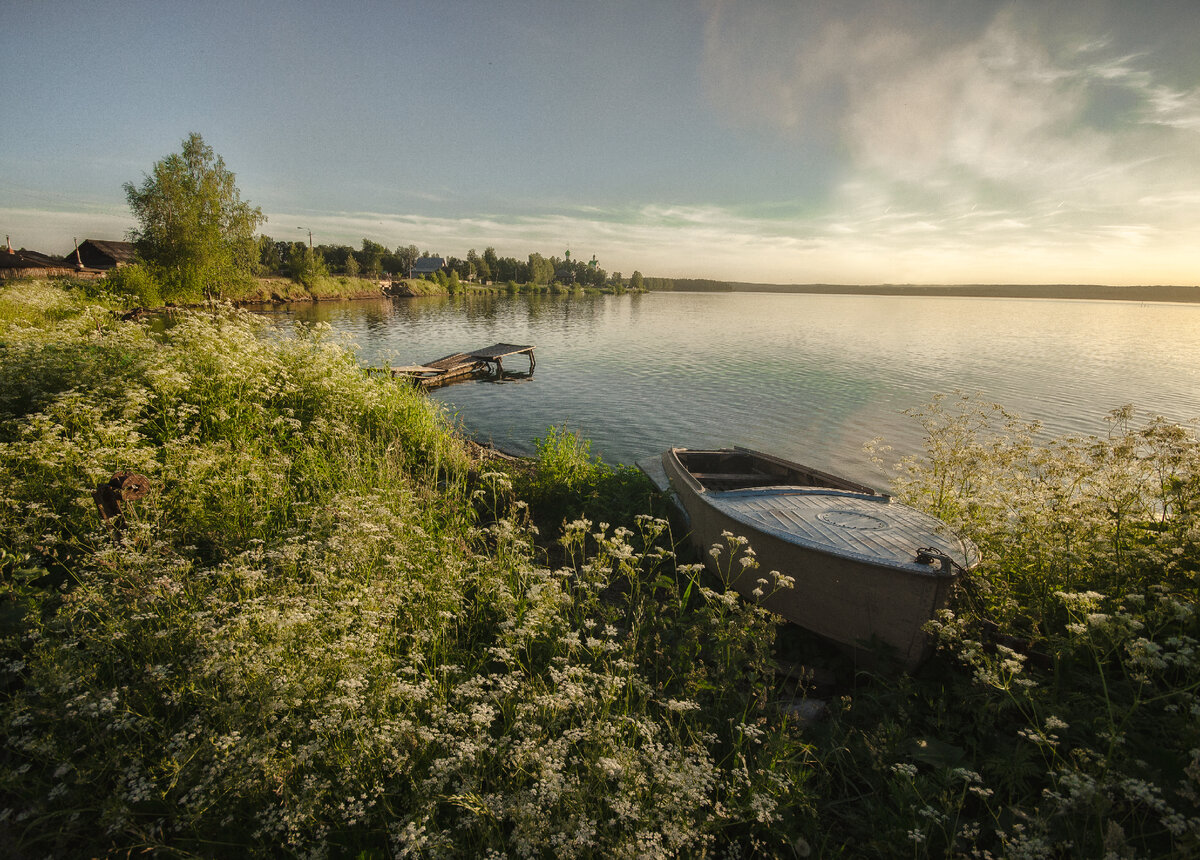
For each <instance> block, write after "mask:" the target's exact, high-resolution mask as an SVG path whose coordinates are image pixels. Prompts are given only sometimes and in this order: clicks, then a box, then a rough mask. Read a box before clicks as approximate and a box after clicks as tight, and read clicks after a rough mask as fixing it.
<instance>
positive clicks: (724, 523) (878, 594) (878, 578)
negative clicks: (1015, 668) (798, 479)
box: [662, 449, 977, 671]
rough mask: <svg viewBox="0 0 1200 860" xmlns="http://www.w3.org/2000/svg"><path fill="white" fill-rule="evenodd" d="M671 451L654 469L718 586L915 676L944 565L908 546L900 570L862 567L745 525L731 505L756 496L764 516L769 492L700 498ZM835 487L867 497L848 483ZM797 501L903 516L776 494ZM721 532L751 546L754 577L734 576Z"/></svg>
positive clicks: (943, 595) (942, 589) (878, 500)
mask: <svg viewBox="0 0 1200 860" xmlns="http://www.w3.org/2000/svg"><path fill="white" fill-rule="evenodd" d="M678 450H679V449H672V450H671V451H668V452H667V453H665V454H664V455H663V457H662V465H663V469H664V471H665V472H666V474H667V478H668V481H669V482H670V485H671V488H672V490H673V491H674V494H675V496H676V500H677V501H678V503H679V504H680V505H681V506H682V507H683V509H684V511H685V512H686V514H687V517H688V519H689V521H690V527H691V539H692V541H693V543H694V544H695V545H696V547H697V549H698V550H699V551H700V552H701V554H702V555H703V556H704V559H705V564H706V565H707V566H708V567H709V569H710V570H711V571H712V572H713V573H714V574H715V575H717V576H718V578H720V579H722V581H725V582H726V584H727V585H728V586H730V587H732V588H734V589H735V590H737V591H738V592H739V593H740V594H742V595H743V596H744V597H746V598H747V599H752V600H757V602H759V603H760V604H761V605H762V606H763V607H764V608H766V609H768V610H770V611H772V612H775V613H776V614H778V615H780V616H782V617H783V618H785V619H787V620H788V621H791V622H793V623H795V624H797V625H799V626H801V627H803V628H805V629H807V630H810V631H812V632H814V633H817V634H819V635H821V636H824V637H826V638H828V639H831V640H833V641H834V642H837V643H840V644H842V645H846V646H850V647H851V648H854V649H856V650H859V651H863V652H869V653H872V654H873V653H875V652H876V651H877V650H878V648H877V646H878V644H879V643H883V644H884V645H886V646H887V648H888V649H890V650H891V652H892V654H893V655H894V657H895V658H896V659H897V660H898V661H899V663H900V664H901V666H902V667H903V668H904V669H905V670H906V671H912V670H914V669H915V668H916V667H917V666H919V665H920V663H921V662H922V661H923V660H924V659H925V658H926V657H927V656H928V654H929V652H930V650H931V641H930V638H929V636H928V634H926V633H925V631H924V630H923V627H924V625H925V624H926V622H928V621H929V620H930V619H931V618H933V616H934V615H935V614H936V612H937V611H938V610H939V609H942V608H944V607H945V606H946V605H947V603H948V601H949V599H950V595H951V593H952V591H953V588H954V582H955V568H954V566H953V565H945V566H941V565H937V566H935V565H930V564H917V563H914V562H915V557H916V549H917V548H918V547H913V553H912V556H911V557H910V558H908V559H906V560H904V561H900V560H892V561H887V560H871V559H869V558H866V557H864V556H863V555H862V554H860V553H856V552H853V551H851V550H843V551H834V550H830V549H828V548H821V547H817V546H806V545H804V544H805V541H804V540H802V539H798V538H797V537H796V536H795V535H794V534H791V533H789V532H788V530H787V529H786V528H784V527H780V528H770V527H768V528H756V527H754V526H753V525H750V524H748V523H747V521H746V518H745V517H744V516H742V515H740V513H739V509H738V508H737V506H736V505H731V504H730V500H731V499H734V498H739V499H741V498H744V497H747V496H749V495H755V496H758V497H759V498H758V499H757V500H756V503H757V504H758V505H759V507H766V508H768V509H769V508H770V507H771V502H772V493H773V490H772V488H769V487H768V488H762V489H756V490H753V491H741V492H739V491H736V490H735V491H731V492H712V491H709V490H706V489H705V488H704V487H703V486H702V485H701V484H700V483H699V481H697V480H696V479H695V477H693V476H692V475H691V473H689V472H688V470H687V468H686V467H685V466H684V465H683V464H682V463H681V462H680V459H679V456H678V453H677V452H678ZM751 453H752V452H751ZM801 468H803V467H801ZM825 477H831V476H825ZM844 486H846V487H854V488H856V489H859V490H863V489H866V488H861V487H858V485H853V484H850V482H845V484H844ZM801 494H807V495H808V496H809V498H811V497H812V496H813V495H825V496H829V497H833V498H831V499H830V502H831V506H832V509H834V511H835V512H836V513H839V514H841V515H842V516H843V518H848V517H849V516H850V515H851V514H849V513H848V512H847V511H846V510H844V509H845V508H847V506H848V505H849V504H850V503H856V504H857V505H858V508H859V509H860V510H864V511H868V512H870V511H874V510H878V511H880V512H881V513H882V512H884V511H886V510H888V509H889V507H890V506H892V505H896V507H897V508H904V506H900V505H898V504H897V503H893V502H890V500H889V499H888V497H886V496H882V495H879V494H875V493H873V492H872V491H870V490H867V491H866V492H865V493H862V492H852V491H846V490H843V489H841V488H833V489H831V490H830V491H828V492H821V491H820V490H812V489H807V490H805V489H799V488H781V489H780V493H779V495H780V496H788V495H796V496H799V495H801ZM872 506H874V507H872ZM905 510H906V511H911V509H907V508H905ZM913 513H916V512H913ZM916 515H917V516H918V517H924V516H925V515H922V514H919V513H917V514H916ZM822 516H823V515H822ZM853 516H858V517H860V518H864V521H865V520H871V519H876V518H874V517H870V516H868V515H867V514H862V513H854V514H853ZM929 519H932V518H929ZM726 532H728V533H731V534H733V535H735V536H743V537H745V538H746V539H747V540H748V541H749V542H750V546H751V547H752V548H753V550H754V553H755V557H756V559H757V561H758V566H757V567H756V568H754V569H750V570H745V571H744V572H743V568H742V565H741V564H740V563H739V562H738V561H736V560H735V559H731V558H730V557H729V553H730V549H729V545H728V543H727V542H726V540H725V539H724V537H723V534H724V533H726ZM851 537H853V535H852V536H851ZM943 540H944V538H943ZM714 544H716V545H719V546H720V547H721V552H720V554H719V555H717V556H716V557H714V556H713V555H712V554H711V553H710V552H709V550H710V548H711V547H712V546H713V545H714ZM972 549H973V547H972ZM976 560H977V558H975V557H973V556H972V555H971V553H970V552H967V553H966V554H964V555H963V556H961V561H964V562H966V564H965V565H960V566H962V567H967V566H970V565H971V564H972V563H974V561H976ZM956 563H957V562H956ZM772 571H778V572H779V573H781V574H784V575H786V576H790V577H792V578H793V580H794V586H793V587H792V588H779V587H777V586H776V585H775V583H774V578H773V577H772V576H771V575H770V574H771V572H772ZM760 578H765V579H766V580H767V583H766V585H765V586H764V585H762V584H760V583H759V582H758V580H759V579H760ZM760 587H761V588H762V589H763V594H762V595H761V596H756V595H754V594H753V592H754V590H755V589H757V588H760Z"/></svg>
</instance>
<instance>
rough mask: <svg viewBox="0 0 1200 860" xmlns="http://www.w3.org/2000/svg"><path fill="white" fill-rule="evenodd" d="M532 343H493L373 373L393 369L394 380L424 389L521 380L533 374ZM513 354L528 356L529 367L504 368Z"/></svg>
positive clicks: (535, 362)
mask: <svg viewBox="0 0 1200 860" xmlns="http://www.w3.org/2000/svg"><path fill="white" fill-rule="evenodd" d="M533 350H534V347H533V346H528V345H522V344H515V343H494V344H492V345H491V346H488V347H484V348H483V349H477V350H474V351H472V352H456V353H454V354H453V355H447V356H444V357H442V358H439V359H436V360H435V361H429V362H426V363H425V364H410V365H404V366H401V367H390V368H372V370H373V371H374V372H377V373H382V372H385V371H390V372H391V375H392V378H393V379H407V380H409V381H411V382H412V383H413V384H414V385H419V386H420V387H422V388H437V387H438V386H441V385H446V384H448V383H451V382H461V381H464V380H467V379H494V380H497V381H498V380H501V379H521V378H527V377H530V376H533V369H534V368H535V367H536V366H537V360H536V359H535V358H534V357H533ZM514 355H524V356H527V357H528V358H529V370H528V371H522V372H515V373H514V372H512V371H507V370H505V369H504V359H506V358H509V357H511V356H514Z"/></svg>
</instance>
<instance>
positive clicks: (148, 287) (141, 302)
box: [101, 263, 163, 308]
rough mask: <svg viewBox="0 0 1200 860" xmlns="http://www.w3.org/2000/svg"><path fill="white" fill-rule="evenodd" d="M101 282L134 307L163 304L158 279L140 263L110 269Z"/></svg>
mask: <svg viewBox="0 0 1200 860" xmlns="http://www.w3.org/2000/svg"><path fill="white" fill-rule="evenodd" d="M101 283H102V285H103V287H104V289H107V290H108V291H110V292H112V293H113V294H114V295H117V296H119V297H121V298H122V299H123V300H124V301H126V302H127V303H128V304H129V305H130V306H132V307H143V308H157V307H161V306H162V303H163V301H162V296H161V294H160V292H159V285H158V281H157V280H156V279H155V277H154V275H153V274H151V272H150V270H149V269H148V268H147V267H145V266H143V265H141V264H140V263H135V264H133V265H130V266H118V267H117V268H115V269H110V270H109V272H108V274H106V275H105V276H104V279H103V281H102V282H101Z"/></svg>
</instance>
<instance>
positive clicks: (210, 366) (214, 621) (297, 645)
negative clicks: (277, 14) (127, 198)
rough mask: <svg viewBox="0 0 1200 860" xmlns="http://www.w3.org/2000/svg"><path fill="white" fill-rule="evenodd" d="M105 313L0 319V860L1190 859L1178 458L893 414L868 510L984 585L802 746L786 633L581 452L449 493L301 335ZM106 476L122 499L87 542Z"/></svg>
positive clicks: (345, 357)
mask: <svg viewBox="0 0 1200 860" xmlns="http://www.w3.org/2000/svg"><path fill="white" fill-rule="evenodd" d="M122 310H123V307H122V306H121V304H120V303H119V302H117V301H109V302H108V303H107V304H106V303H105V300H104V299H89V298H87V297H85V296H83V295H82V294H80V293H78V292H76V291H66V290H63V289H62V288H61V287H59V286H57V285H53V284H46V283H24V284H12V285H6V286H3V287H0V344H3V345H2V346H0V480H2V481H3V482H4V486H5V488H6V489H5V494H4V497H3V504H2V505H0V585H2V588H3V591H2V592H0V702H2V705H0V726H2V729H0V732H2V734H3V746H2V747H0V841H2V842H4V843H6V844H8V845H10V846H12V856H15V857H18V858H20V857H43V856H47V855H52V856H71V855H87V856H108V855H115V854H122V855H127V854H129V853H131V852H137V851H149V852H154V853H160V854H163V855H166V856H203V857H225V856H228V857H233V856H245V855H246V854H252V855H272V856H274V855H285V856H303V857H362V858H375V857H378V858H385V857H441V856H464V857H466V856H470V857H502V856H508V857H543V856H551V855H553V856H556V857H557V856H565V857H648V856H664V857H667V856H711V857H759V856H777V857H806V856H838V855H841V856H855V857H863V856H866V857H871V856H874V857H893V856H916V857H924V856H930V857H932V856H947V855H956V856H957V855H961V856H973V857H1056V856H1068V855H1069V856H1112V857H1132V856H1151V857H1180V858H1183V857H1188V856H1194V855H1195V853H1197V851H1198V850H1200V804H1198V801H1197V798H1198V796H1200V728H1198V726H1200V720H1198V719H1197V717H1198V716H1200V696H1198V691H1200V654H1197V651H1196V649H1197V646H1198V644H1200V615H1198V610H1197V582H1198V577H1200V549H1198V547H1200V517H1198V516H1197V514H1198V513H1200V442H1198V441H1197V439H1196V435H1195V432H1194V429H1193V428H1186V427H1179V426H1177V425H1171V424H1168V423H1166V422H1163V421H1159V420H1151V421H1149V422H1146V423H1143V424H1138V423H1137V422H1136V421H1135V416H1133V414H1132V413H1131V412H1129V411H1124V412H1122V413H1119V414H1117V415H1114V416H1113V430H1112V433H1111V434H1110V435H1109V436H1108V437H1106V438H1099V439H1097V438H1088V439H1069V438H1068V439H1056V440H1044V439H1042V438H1041V437H1040V436H1039V434H1038V431H1037V428H1036V427H1035V426H1033V425H1030V424H1028V423H1026V422H1022V421H1021V420H1020V419H1018V418H1017V417H1016V416H1011V415H1009V414H1007V413H1005V412H1004V411H1003V410H1002V409H999V407H993V406H989V405H987V404H979V403H977V402H976V401H974V400H971V399H956V398H950V399H939V400H936V401H935V402H934V403H932V404H930V406H929V407H928V408H927V409H926V410H924V411H922V412H921V413H919V414H916V415H914V420H918V421H920V422H922V424H923V425H924V426H925V429H926V431H927V438H928V440H929V442H928V444H929V447H928V450H927V452H926V453H925V455H924V456H922V457H921V458H917V459H913V460H911V461H908V462H906V463H904V464H903V466H902V469H901V472H900V475H899V478H898V482H897V487H896V491H897V492H898V494H900V495H901V496H902V497H903V498H905V499H907V500H909V501H911V502H912V503H914V504H918V505H920V506H921V507H923V508H925V509H927V510H932V511H934V512H936V513H938V514H939V515H941V516H943V517H945V518H946V519H947V520H948V521H950V522H951V523H953V524H954V525H955V526H956V527H958V528H960V529H962V530H963V531H964V532H966V533H967V534H968V535H969V536H971V537H972V538H973V539H975V540H976V541H977V542H978V543H979V544H980V546H981V547H982V548H983V549H984V551H985V556H986V561H985V563H984V565H983V566H981V568H980V569H979V571H978V573H977V574H976V575H975V576H973V577H972V578H971V580H970V582H969V586H970V587H969V588H967V589H965V590H964V592H963V593H962V595H960V599H959V600H958V601H957V603H956V605H955V607H954V611H953V612H952V613H947V614H945V615H944V616H942V617H941V618H940V619H939V621H938V623H937V625H936V627H937V629H936V631H935V635H936V636H937V637H938V641H939V643H940V649H939V653H938V655H937V656H935V658H933V660H931V662H930V663H929V664H928V665H927V666H926V667H925V668H924V669H923V670H922V671H921V672H920V673H919V674H918V675H917V676H914V677H908V676H901V675H893V674H888V673H884V672H875V673H871V674H863V673H859V674H854V673H851V674H849V675H848V676H846V677H845V678H844V679H843V681H842V682H841V685H840V686H839V688H838V690H837V695H836V696H835V698H834V699H833V700H832V701H831V702H830V708H829V710H830V715H829V717H828V718H827V719H825V720H823V721H821V722H817V723H807V722H802V721H800V720H799V719H798V718H797V717H796V716H795V715H794V714H793V713H792V712H791V710H790V709H789V708H786V707H779V706H778V704H777V702H778V700H779V699H780V698H783V697H786V696H790V695H791V693H790V688H786V687H785V686H784V685H782V683H781V681H780V678H779V677H778V676H777V675H776V673H775V671H774V668H773V666H774V664H775V662H776V659H777V658H778V657H779V656H780V653H781V649H786V648H787V647H789V641H788V640H789V637H790V636H791V635H792V634H791V632H790V631H788V630H785V629H783V628H781V627H780V626H779V625H778V623H777V621H776V620H775V619H774V618H773V617H771V616H769V615H768V614H766V613H765V612H763V611H762V610H761V609H759V608H758V607H756V606H754V605H752V604H748V603H746V602H744V601H742V600H741V599H740V598H738V597H737V596H736V594H734V593H733V592H726V591H724V590H723V589H721V587H720V584H719V583H718V582H717V581H715V580H713V579H711V578H709V577H708V575H707V574H705V573H703V572H702V568H701V566H700V565H698V564H696V563H695V560H694V559H692V558H689V557H687V556H686V555H685V554H684V553H683V552H682V551H681V552H680V554H679V555H676V551H675V542H676V540H677V539H678V538H679V537H681V536H680V535H673V534H672V533H671V531H670V526H669V524H668V522H667V521H666V519H664V518H663V517H662V516H661V514H662V511H660V510H658V509H655V508H654V505H655V504H656V502H655V501H654V500H653V498H652V497H651V496H648V495H646V492H645V488H644V486H643V485H640V484H639V483H638V480H637V476H636V475H635V474H634V473H632V472H631V470H628V469H626V468H625V467H610V466H607V465H606V464H604V463H602V462H601V461H599V460H598V459H597V458H594V457H592V456H591V453H590V451H589V449H588V446H587V444H586V441H585V440H581V439H579V438H578V436H576V435H574V434H571V433H570V432H568V431H567V430H566V429H565V428H561V429H560V428H550V429H549V430H548V431H547V434H546V436H545V437H544V438H543V439H541V440H538V457H537V462H536V468H535V469H532V470H530V469H528V468H525V467H522V468H520V469H518V468H507V467H505V466H504V465H503V464H502V463H497V462H493V461H482V462H481V461H477V460H473V459H472V458H471V455H470V453H469V450H468V448H467V447H466V446H464V445H463V443H462V442H461V441H460V440H459V438H458V436H457V435H456V433H455V428H454V427H453V425H452V424H451V422H450V420H449V419H448V417H447V416H446V414H445V413H444V412H441V411H439V410H438V408H437V407H436V406H435V405H434V403H433V402H432V401H430V400H429V399H428V398H425V397H422V396H421V395H420V394H419V393H417V392H414V391H411V390H410V389H408V388H407V387H404V386H397V385H394V384H391V383H390V381H388V380H383V379H372V378H369V377H367V376H366V375H365V374H363V373H362V371H361V368H360V367H359V366H358V364H357V362H356V360H355V358H354V356H353V354H351V353H350V352H348V351H347V350H346V349H344V348H343V347H342V346H341V345H339V344H338V343H336V342H334V341H333V340H332V339H331V335H330V332H329V330H328V327H325V326H320V325H316V326H309V327H299V328H297V329H296V330H295V331H294V333H293V335H292V336H291V337H286V338H280V337H277V336H274V335H272V334H270V333H269V332H268V329H267V328H266V327H265V325H264V324H263V323H262V321H261V320H258V319H256V318H255V317H254V316H253V315H251V314H249V313H246V312H243V311H238V310H236V309H233V308H230V307H229V306H219V305H212V306H209V307H207V308H205V309H197V310H193V311H185V312H181V314H180V317H179V319H178V321H177V323H176V324H175V325H173V326H172V327H171V328H170V329H168V330H167V331H155V330H153V329H152V328H151V327H150V326H149V325H148V324H144V323H139V322H136V321H123V320H122V319H121V312H122ZM119 470H129V471H133V472H137V473H139V474H141V475H144V476H145V477H146V478H147V479H148V481H149V484H150V486H151V490H150V492H149V493H148V494H147V495H146V496H144V497H142V498H139V499H137V500H134V501H129V502H126V503H125V505H124V507H123V511H122V514H121V516H120V518H118V519H117V520H114V521H110V522H108V523H106V522H105V521H104V520H102V519H101V517H100V515H99V512H98V509H97V505H96V501H95V499H94V498H93V490H95V489H96V488H97V487H98V486H99V485H101V484H103V483H104V482H106V481H108V480H109V479H110V477H111V476H112V475H113V473H114V472H117V471H119ZM747 549H748V548H747V547H746V546H745V545H744V542H743V541H741V540H739V539H738V538H737V537H736V536H730V538H729V541H728V542H727V544H726V545H725V546H723V547H722V556H721V557H722V558H723V559H725V560H726V562H727V564H728V565H729V571H730V575H732V574H733V572H734V571H738V572H740V571H741V570H742V569H743V567H744V568H745V569H747V570H750V571H753V570H754V561H753V557H752V556H751V555H750V554H748V552H747ZM762 574H763V575H764V577H766V576H768V575H769V574H768V572H765V571H764V572H762ZM987 622H998V623H1000V624H1001V625H1002V626H1003V629H1004V630H1005V631H1007V632H1012V633H1016V634H1019V635H1020V637H1021V639H1022V640H1023V642H1024V644H1020V645H1018V644H1017V643H1015V642H1012V641H1010V642H1009V643H1008V644H1007V645H1006V644H1003V643H998V642H997V641H995V639H994V638H989V636H990V634H989V632H988V631H989V628H988V627H987Z"/></svg>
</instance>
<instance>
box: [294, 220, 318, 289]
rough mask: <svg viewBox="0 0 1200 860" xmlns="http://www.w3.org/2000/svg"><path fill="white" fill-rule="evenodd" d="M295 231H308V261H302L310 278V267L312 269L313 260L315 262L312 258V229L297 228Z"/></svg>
mask: <svg viewBox="0 0 1200 860" xmlns="http://www.w3.org/2000/svg"><path fill="white" fill-rule="evenodd" d="M296 229H297V230H308V259H307V260H305V261H304V268H305V270H306V271H307V273H308V275H309V276H310V277H311V276H312V267H313V263H314V262H315V260H316V258H315V257H314V256H313V246H312V228H310V227H297V228H296Z"/></svg>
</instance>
